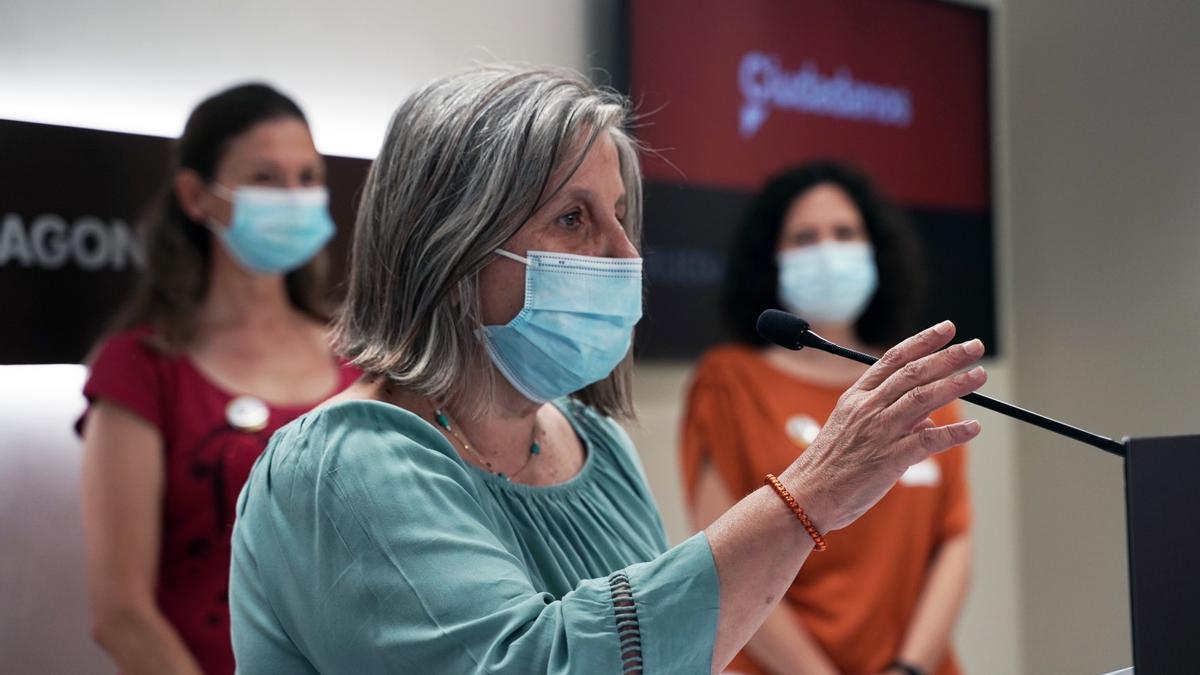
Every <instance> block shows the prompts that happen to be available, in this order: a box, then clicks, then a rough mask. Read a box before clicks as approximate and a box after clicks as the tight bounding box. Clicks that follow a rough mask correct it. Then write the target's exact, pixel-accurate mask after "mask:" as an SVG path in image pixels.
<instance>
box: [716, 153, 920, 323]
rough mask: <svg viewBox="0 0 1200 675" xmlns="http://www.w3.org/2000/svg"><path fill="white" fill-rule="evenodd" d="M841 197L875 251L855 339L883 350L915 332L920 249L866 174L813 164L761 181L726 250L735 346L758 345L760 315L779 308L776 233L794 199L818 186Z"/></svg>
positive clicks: (726, 302)
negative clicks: (874, 279) (874, 278)
mask: <svg viewBox="0 0 1200 675" xmlns="http://www.w3.org/2000/svg"><path fill="white" fill-rule="evenodd" d="M821 184H833V185H836V186H837V187H840V188H841V189H842V190H845V192H846V194H847V195H849V197H850V199H851V200H852V201H853V202H854V204H855V205H856V206H857V207H858V211H859V213H860V214H862V218H863V222H864V224H865V225H866V229H867V234H868V236H870V239H871V244H872V246H873V247H874V249H875V265H876V267H877V268H878V270H879V287H878V289H877V290H876V291H875V295H874V296H873V297H872V298H871V302H870V304H868V305H867V308H866V310H864V311H863V314H862V316H860V317H859V318H858V321H857V323H856V324H855V332H856V333H857V334H858V338H859V339H860V340H862V341H863V342H864V343H865V344H868V345H872V346H875V347H889V346H891V345H893V344H895V343H896V342H899V341H900V340H902V339H904V337H906V336H907V335H909V334H910V333H912V332H913V331H914V330H916V328H917V326H918V323H919V321H920V320H921V316H922V312H923V310H924V304H925V290H926V285H927V280H926V275H925V267H924V260H923V256H922V251H921V246H920V242H919V241H918V239H917V236H916V234H915V233H914V232H913V228H912V226H911V225H910V224H909V223H908V221H907V218H905V217H904V215H903V214H902V213H901V211H900V210H899V208H897V207H896V206H894V205H893V204H891V203H890V202H888V201H887V200H886V199H884V198H883V196H882V195H881V194H880V193H879V191H878V190H877V189H876V188H875V187H874V186H873V185H872V184H871V182H870V181H869V180H868V179H867V177H866V176H865V175H863V174H862V173H861V172H859V171H858V170H856V169H854V168H851V167H849V166H847V165H845V164H841V163H838V162H833V161H819V162H813V163H809V164H803V165H801V166H797V167H793V168H791V169H788V170H786V171H784V172H782V173H780V174H778V175H776V176H774V177H772V178H771V179H770V180H768V181H767V184H766V185H765V186H764V187H763V189H762V190H761V191H760V192H759V193H758V194H757V195H755V197H754V200H753V201H752V202H751V204H750V208H749V210H748V211H747V214H746V218H745V220H744V221H743V222H742V224H741V227H740V228H739V229H738V231H737V233H736V235H735V236H734V240H733V243H732V245H731V246H730V249H729V259H728V264H727V265H726V273H725V287H724V292H723V297H722V307H723V310H724V314H725V320H726V323H727V325H728V328H729V330H730V331H731V333H732V335H733V337H734V339H736V340H738V341H739V342H743V343H746V344H752V345H763V344H766V341H765V340H763V339H762V338H761V337H760V336H759V335H758V333H757V331H755V323H756V321H757V319H758V315H759V314H760V313H761V312H762V311H763V310H765V309H772V308H774V309H782V308H783V307H782V304H781V303H780V301H779V293H778V283H779V281H778V277H779V268H778V266H777V265H776V262H775V256H776V251H777V247H778V243H779V234H780V230H781V229H782V228H783V219H784V216H785V215H786V214H787V210H788V208H789V207H790V206H791V205H792V202H794V201H795V200H796V198H797V197H799V196H800V195H802V194H804V193H805V192H807V191H808V190H810V189H812V188H814V187H816V186H818V185H821Z"/></svg>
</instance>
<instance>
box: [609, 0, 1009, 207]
mask: <svg viewBox="0 0 1200 675" xmlns="http://www.w3.org/2000/svg"><path fill="white" fill-rule="evenodd" d="M630 30H631V33H630V35H631V44H630V50H631V61H630V75H631V79H632V91H633V97H634V102H635V103H636V104H637V107H638V110H639V111H640V112H643V113H650V114H649V116H648V117H647V118H646V119H645V120H644V122H645V125H644V126H642V127H640V128H639V129H638V135H639V138H641V139H642V141H644V142H645V143H646V144H647V145H648V146H650V147H651V148H652V149H654V150H657V151H659V152H660V153H661V156H662V157H661V159H660V158H656V157H653V156H651V157H648V158H647V159H646V174H647V177H649V178H651V179H653V180H658V181H667V182H686V183H692V184H701V185H712V186H718V187H726V188H734V189H744V190H754V189H757V188H758V187H759V186H760V185H761V184H762V182H763V180H764V179H765V178H766V177H767V176H769V175H770V174H772V173H774V172H777V171H779V170H781V169H783V168H785V167H787V166H790V165H792V164H796V163H798V162H802V161H805V160H809V159H816V158H836V159H841V160H845V161H849V162H852V163H854V164H856V165H857V166H859V167H860V168H862V169H863V170H865V171H867V172H868V173H870V174H871V175H872V176H874V177H875V178H876V179H878V180H879V182H880V183H881V184H882V185H883V187H884V188H885V190H886V191H887V192H888V193H889V194H890V195H891V196H892V197H894V198H896V199H898V200H900V201H901V202H904V203H906V204H909V205H915V206H924V207H931V208H942V209H948V210H956V211H986V210H988V209H989V208H990V204H991V188H990V161H991V160H990V148H989V114H988V113H989V110H988V107H989V97H988V15H987V12H986V11H985V10H982V9H976V8H969V7H964V6H961V5H953V4H948V3H943V2H936V1H933V0H786V1H785V0H737V1H729V0H653V1H650V0H633V2H631V3H630Z"/></svg>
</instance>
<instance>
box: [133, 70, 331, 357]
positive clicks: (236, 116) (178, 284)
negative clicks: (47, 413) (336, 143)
mask: <svg viewBox="0 0 1200 675" xmlns="http://www.w3.org/2000/svg"><path fill="white" fill-rule="evenodd" d="M284 118H295V119H298V120H300V121H301V122H304V123H305V124H307V123H308V121H307V119H305V117H304V113H303V112H302V111H301V110H300V107H299V106H297V105H296V103H295V102H294V101H293V100H292V99H290V98H288V97H287V96H285V95H284V94H282V93H280V92H279V91H277V90H275V89H274V88H272V87H270V86H267V85H265V84H261V83H248V84H242V85H238V86H235V87H232V88H230V89H226V90H224V91H221V92H218V93H216V94H213V95H212V96H210V97H208V98H206V99H205V100H204V101H202V102H201V103H200V105H198V106H196V109H195V110H193V111H192V114H191V115H189V116H188V120H187V124H186V125H185V126H184V129H183V135H182V136H180V138H179V140H177V141H176V142H175V143H174V145H173V147H172V152H171V161H170V164H169V166H168V170H167V179H166V180H165V181H164V185H163V186H162V187H161V188H160V189H159V191H158V194H157V195H156V196H155V197H154V199H153V201H152V202H151V203H150V205H149V206H148V207H147V209H146V213H145V216H144V217H143V218H142V220H141V223H140V230H141V239H142V242H143V244H144V246H145V248H146V270H145V272H144V273H143V274H142V276H141V278H140V279H139V280H138V283H137V285H136V287H135V288H134V291H133V294H132V296H131V297H130V299H129V301H128V302H127V303H126V305H125V306H124V308H123V309H122V310H121V312H120V313H119V314H118V318H117V320H116V322H115V323H114V325H113V327H112V330H111V332H112V333H115V332H120V331H123V330H128V329H130V328H133V327H135V326H141V325H146V324H148V325H150V326H151V327H152V329H153V331H152V333H153V338H152V342H153V344H154V346H155V347H157V348H159V349H162V350H163V351H166V352H177V351H180V350H182V349H184V348H185V347H187V345H188V344H189V343H190V342H191V341H192V340H193V339H194V338H195V336H196V331H197V322H196V316H197V314H198V313H199V309H200V305H201V304H202V303H203V302H204V298H205V296H206V295H207V294H208V288H209V281H210V280H209V275H210V269H211V264H212V247H213V235H212V233H211V232H210V231H209V229H208V228H207V227H205V226H204V224H203V223H198V222H196V221H194V220H192V219H191V218H190V217H188V215H187V213H186V212H184V210H183V207H182V205H181V204H180V203H179V197H178V196H177V195H176V194H175V189H174V187H173V185H174V176H175V175H176V173H177V172H178V171H179V170H181V169H191V170H192V171H195V172H196V173H197V174H199V175H200V177H201V178H203V179H204V180H205V181H206V182H211V181H212V179H213V175H214V173H215V172H216V168H217V165H218V164H220V161H221V159H222V157H223V156H224V154H225V152H226V150H228V148H229V143H230V141H232V140H233V139H234V138H236V137H237V136H239V135H241V134H243V133H245V132H246V131H247V130H249V129H250V128H251V127H253V126H255V125H257V124H259V123H262V122H267V121H271V120H277V119H284ZM327 275H328V260H327V256H326V255H325V254H324V253H321V254H319V255H317V256H316V257H315V258H313V260H311V261H310V262H309V263H308V264H307V265H305V266H303V267H301V268H299V269H297V270H294V271H292V272H289V273H288V274H287V275H286V276H285V277H284V283H285V285H286V287H287V294H288V299H289V300H290V301H291V303H292V305H293V306H294V307H295V308H296V309H297V310H299V311H300V312H302V313H304V314H307V315H309V316H311V317H312V318H314V319H316V320H318V321H321V322H327V321H329V320H330V318H331V312H330V310H329V308H328V306H327V301H326V297H325V291H326V277H327Z"/></svg>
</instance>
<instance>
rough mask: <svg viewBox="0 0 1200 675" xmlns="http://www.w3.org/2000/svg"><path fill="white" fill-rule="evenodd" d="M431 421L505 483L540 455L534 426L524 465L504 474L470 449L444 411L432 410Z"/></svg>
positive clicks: (477, 452)
mask: <svg viewBox="0 0 1200 675" xmlns="http://www.w3.org/2000/svg"><path fill="white" fill-rule="evenodd" d="M433 419H434V421H435V422H437V425H438V426H439V427H441V428H443V429H445V430H446V433H447V434H449V435H450V437H451V438H453V439H454V440H456V441H458V442H459V444H460V445H462V447H463V449H464V450H466V451H467V452H469V453H471V454H472V455H473V456H474V457H475V459H478V460H479V461H480V462H482V463H483V465H484V466H485V467H487V470H488V471H489V472H490V473H492V474H493V475H495V476H499V477H500V478H503V479H504V480H507V481H511V480H512V479H513V478H515V477H517V476H519V475H520V474H521V472H522V471H524V470H525V469H527V468H529V463H530V462H532V461H533V458H534V457H536V456H538V455H540V454H541V453H542V446H541V445H539V444H538V442H537V425H536V424H535V425H534V427H533V440H532V441H531V442H530V444H529V455H527V456H526V457H525V463H524V464H522V465H521V468H519V469H517V470H516V471H514V472H512V473H511V474H505V473H504V472H502V471H497V470H496V469H495V467H493V466H492V462H491V460H489V459H488V458H487V457H484V456H483V455H482V454H481V453H480V452H479V451H478V450H476V449H475V448H474V447H472V446H471V443H470V442H469V441H468V440H467V438H466V436H463V435H462V434H460V433H458V431H457V430H456V429H455V426H456V425H452V424H451V423H450V416H449V415H447V414H446V411H445V410H443V409H441V408H434V409H433Z"/></svg>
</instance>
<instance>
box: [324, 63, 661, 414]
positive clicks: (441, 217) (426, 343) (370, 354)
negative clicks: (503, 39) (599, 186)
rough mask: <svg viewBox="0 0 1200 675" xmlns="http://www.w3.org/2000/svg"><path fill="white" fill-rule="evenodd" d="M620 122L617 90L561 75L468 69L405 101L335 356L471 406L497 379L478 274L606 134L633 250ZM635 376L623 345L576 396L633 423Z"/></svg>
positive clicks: (630, 185)
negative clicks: (606, 371) (621, 355)
mask: <svg viewBox="0 0 1200 675" xmlns="http://www.w3.org/2000/svg"><path fill="white" fill-rule="evenodd" d="M629 120H630V108H629V103H628V100H627V99H626V98H625V97H623V96H621V95H620V94H618V93H616V92H615V91H612V90H610V89H606V88H600V87H597V86H595V85H593V84H591V83H590V82H588V81H587V80H586V79H584V78H583V77H582V76H581V75H579V74H578V73H574V72H572V71H566V70H560V69H532V70H523V69H516V68H512V67H506V66H487V67H481V68H474V69H471V70H468V71H466V72H463V73H460V74H458V75H454V76H451V77H448V78H445V79H441V80H437V81H435V82H433V83H431V84H429V85H427V86H426V87H424V88H423V89H421V90H420V91H418V92H416V93H415V94H413V95H412V96H410V97H409V98H408V100H406V101H405V102H404V103H403V104H402V105H401V106H400V108H399V109H398V110H397V111H396V113H395V115H394V116H393V117H392V121H391V125H390V127H389V129H388V132H387V138H386V139H385V141H384V144H383V148H382V149H381V150H380V152H379V156H378V157H377V158H376V159H375V162H374V163H373V164H372V166H371V171H370V174H369V175H368V177H367V183H366V187H365V188H364V192H363V196H362V203H361V204H360V206H359V210H358V219H357V222H356V224H355V234H354V244H353V250H352V259H351V265H350V274H349V281H348V288H347V295H346V300H345V305H344V307H343V310H342V312H341V315H340V316H339V318H338V320H337V322H336V325H335V340H336V344H337V346H338V350H339V351H340V353H341V354H342V355H343V356H345V357H346V358H347V359H349V360H350V361H351V362H353V363H354V365H356V366H358V367H359V368H361V369H362V370H363V372H364V373H366V374H367V375H368V376H374V377H381V378H387V379H388V380H390V381H391V382H393V383H395V384H396V385H398V386H400V387H404V388H406V389H408V390H410V391H412V392H415V393H417V394H420V395H423V396H427V397H430V398H432V399H434V400H435V401H440V402H448V403H451V404H453V405H455V406H457V407H460V409H462V410H464V411H477V410H479V409H480V407H481V406H483V405H485V404H486V403H487V402H488V401H490V400H491V397H492V395H493V391H494V386H495V375H494V371H493V369H492V367H491V364H490V362H489V360H488V356H487V353H486V350H485V348H484V347H483V344H482V342H481V340H480V336H479V333H480V328H481V327H482V325H483V321H482V317H481V312H480V298H479V283H478V280H479V271H480V270H481V269H482V268H483V267H484V266H485V265H487V264H488V263H489V262H490V261H491V260H492V259H493V258H492V253H493V251H495V250H496V249H497V248H499V247H501V246H502V245H503V244H504V242H505V241H507V240H508V239H509V238H510V237H512V236H513V234H515V233H516V232H517V230H518V229H520V227H521V225H523V224H524V223H525V222H526V221H527V220H528V219H529V218H530V217H531V216H532V215H533V214H534V212H535V211H537V210H538V208H539V207H540V206H541V205H542V204H544V203H545V201H546V200H547V199H549V198H550V197H552V196H553V195H554V194H555V193H556V192H557V191H558V190H559V189H561V188H562V186H563V184H564V183H565V182H566V181H567V179H568V178H569V177H570V175H572V174H573V173H574V172H575V171H576V170H577V169H578V167H579V165H580V164H581V163H582V161H583V158H584V156H585V155H586V153H587V151H588V150H589V149H590V148H591V146H592V144H593V143H594V142H595V141H596V139H597V138H598V137H599V135H600V134H602V133H604V132H608V133H609V134H610V136H611V137H612V139H613V141H614V142H615V143H616V147H617V151H618V155H619V158H620V169H621V178H622V180H623V182H624V184H625V191H626V202H627V214H626V217H625V222H624V227H625V231H626V233H627V235H628V236H629V240H630V241H631V242H633V244H634V246H636V247H638V249H639V250H640V248H641V217H642V177H641V168H640V166H639V163H638V148H637V145H636V142H635V141H634V140H633V139H632V138H631V137H630V136H629V135H628V133H627V132H626V127H627V125H628V124H629ZM564 176H565V177H564ZM552 180H553V181H554V184H553V185H552V184H551V181H552ZM631 373H632V353H630V354H627V355H626V356H625V359H624V360H623V361H622V362H621V364H620V365H619V366H617V368H616V369H615V370H614V371H613V372H612V373H611V374H610V375H609V376H608V377H607V378H605V379H604V380H601V381H600V382H596V383H595V384H592V385H590V386H588V387H587V388H585V389H583V390H581V391H579V392H576V393H575V394H574V395H573V396H574V397H575V398H578V399H580V400H581V401H583V402H584V403H586V404H588V405H591V406H593V407H594V408H596V409H597V410H599V411H600V412H602V413H604V414H606V415H611V416H616V417H632V416H633V400H632V392H631V389H632V375H631Z"/></svg>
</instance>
